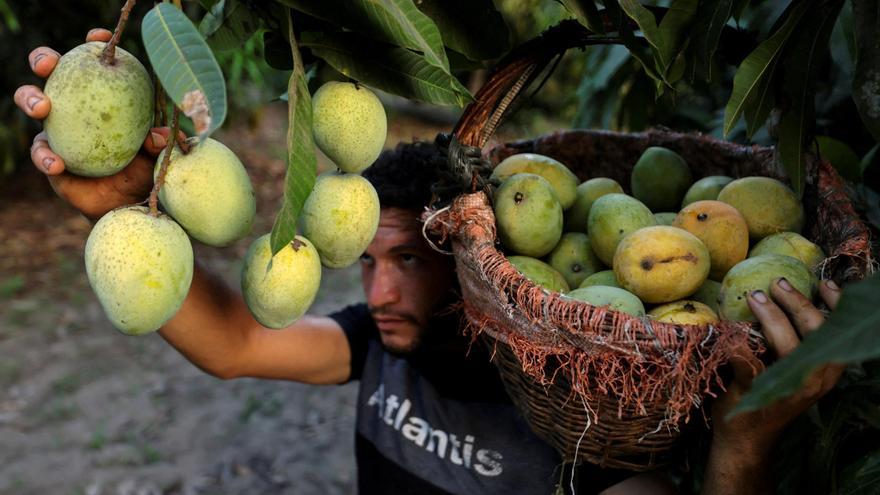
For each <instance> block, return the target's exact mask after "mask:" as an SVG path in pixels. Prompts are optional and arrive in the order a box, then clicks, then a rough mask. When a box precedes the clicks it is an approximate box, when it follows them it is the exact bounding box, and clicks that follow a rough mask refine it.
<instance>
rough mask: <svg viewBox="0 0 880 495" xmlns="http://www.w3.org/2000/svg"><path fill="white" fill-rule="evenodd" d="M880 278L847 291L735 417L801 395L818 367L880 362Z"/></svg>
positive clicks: (756, 385)
mask: <svg viewBox="0 0 880 495" xmlns="http://www.w3.org/2000/svg"><path fill="white" fill-rule="evenodd" d="M878 306H880V275H878V274H875V275H874V276H872V277H871V278H869V279H867V280H864V281H862V282H859V283H857V284H853V285H850V286H847V287H845V288H844V291H843V296H842V297H841V300H840V303H839V304H838V306H837V308H836V309H835V310H834V311H833V312H832V313H831V316H830V317H829V318H828V320H827V321H826V322H825V324H824V325H822V327H821V328H820V329H819V330H818V331H817V332H815V333H812V334H809V335H807V337H806V338H805V339H804V341H803V342H802V343H801V345H799V346H798V347H797V348H796V349H795V350H794V352H792V353H791V354H789V355H788V356H786V357H785V358H783V359H781V360H779V361H777V362H776V363H774V364H773V365H771V366H770V367H768V368H767V369H766V370H765V371H764V372H763V373H761V374H760V375H758V377H757V378H755V381H754V382H753V383H752V389H751V390H750V391H749V392H748V393H747V394H746V395H744V396H743V398H742V399H741V400H740V402H739V404H738V405H737V406H736V408H735V409H734V410H733V412H731V413H730V414H731V415H736V414H739V413H742V412H747V411H755V410H757V409H761V408H763V407H765V406H768V405H770V404H772V403H774V402H776V401H778V400H780V399H782V398H784V397H788V396H790V395H793V394H795V393H796V392H798V391H799V390H800V389H801V387H802V386H803V383H804V380H805V379H806V378H807V376H808V375H809V374H810V373H812V372H813V370H815V369H816V368H818V367H820V366H822V365H825V364H828V363H838V364H854V363H859V362H862V361H867V360H870V359H877V358H880V345H878V342H880V311H877V307H878Z"/></svg>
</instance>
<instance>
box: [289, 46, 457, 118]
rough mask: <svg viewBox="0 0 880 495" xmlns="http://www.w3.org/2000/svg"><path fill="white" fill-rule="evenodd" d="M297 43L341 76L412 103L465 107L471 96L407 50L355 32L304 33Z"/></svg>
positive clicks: (450, 77) (445, 73) (443, 74)
mask: <svg viewBox="0 0 880 495" xmlns="http://www.w3.org/2000/svg"><path fill="white" fill-rule="evenodd" d="M300 43H301V44H302V46H304V47H308V48H309V49H311V50H312V53H314V54H315V55H316V56H318V57H321V58H323V59H324V60H325V61H326V62H327V63H329V64H330V65H331V66H333V68H335V69H336V70H338V71H339V72H340V73H342V74H344V75H346V76H348V77H350V78H352V79H355V80H357V81H360V82H362V83H364V84H366V85H367V86H372V87H375V88H379V89H381V90H383V91H387V92H389V93H393V94H396V95H400V96H403V97H404V98H410V99H414V100H420V101H425V102H428V103H436V104H439V105H458V106H464V104H465V103H467V102H468V101H470V100H472V99H473V97H472V96H471V95H470V93H469V92H468V90H467V88H465V87H464V86H462V85H461V83H460V82H458V79H456V78H455V77H454V76H452V75H451V74H449V73H448V72H446V71H444V70H443V69H440V68H439V67H437V66H434V65H431V64H429V63H428V62H427V61H425V59H424V57H422V56H421V55H418V54H415V53H413V52H411V51H410V50H406V49H404V48H400V47H397V46H392V45H388V44H386V43H381V42H377V41H373V40H371V39H369V38H365V37H363V36H361V35H358V34H357V33H311V32H307V33H303V34H302V39H301V40H300Z"/></svg>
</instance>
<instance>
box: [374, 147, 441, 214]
mask: <svg viewBox="0 0 880 495" xmlns="http://www.w3.org/2000/svg"><path fill="white" fill-rule="evenodd" d="M445 160H446V158H445V156H444V155H443V154H442V153H441V151H440V149H439V148H437V146H436V145H435V144H434V143H433V142H428V141H417V142H414V143H400V144H398V145H397V147H396V148H394V149H393V150H385V151H383V152H382V154H381V155H379V158H377V159H376V161H375V162H373V164H372V165H370V167H369V168H367V169H366V170H364V171H363V174H362V175H363V177H364V178H365V179H367V180H368V181H370V183H371V184H373V187H375V188H376V193H378V194H379V204H380V205H381V206H382V207H383V208H384V207H395V208H407V209H413V210H421V209H423V208H424V207H425V206H427V205H428V203H429V202H430V201H431V185H432V184H434V183H435V182H437V180H438V178H439V170H440V169H441V167H443V166H444V163H445Z"/></svg>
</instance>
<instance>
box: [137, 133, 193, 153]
mask: <svg viewBox="0 0 880 495" xmlns="http://www.w3.org/2000/svg"><path fill="white" fill-rule="evenodd" d="M170 134H171V129H169V128H167V127H154V128H152V129H150V132H149V133H148V134H147V138H146V139H145V140H144V151H146V152H147V153H148V154H150V155H153V156H158V155H159V153H161V152H162V150H164V149H165V146H166V145H167V144H168V136H169V135H170ZM177 135H178V136H179V138H180V139H186V134H185V133H184V132H183V131H178V132H177Z"/></svg>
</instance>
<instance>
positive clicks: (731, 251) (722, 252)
mask: <svg viewBox="0 0 880 495" xmlns="http://www.w3.org/2000/svg"><path fill="white" fill-rule="evenodd" d="M672 225H673V227H678V228H680V229H684V230H687V231H688V232H690V233H691V234H694V235H695V236H697V238H698V239H700V240H701V241H703V244H705V245H706V248H707V249H709V257H710V259H711V261H712V264H711V265H712V266H711V268H710V270H709V278H711V279H712V280H717V281H719V282H720V281H721V280H722V279H723V278H724V274H725V273H727V271H728V270H730V268H731V267H733V265H735V264H737V263H739V262H740V261H742V260H744V259H746V255H747V254H748V252H749V226H748V225H746V220H745V218H743V216H742V215H740V213H739V211H737V209H736V208H734V207H732V206H730V205H729V204H727V203H722V202H721V201H711V200H706V201H697V202H694V203H691V204H689V205H687V206H685V207H684V208H683V209H682V210H681V211H680V212H678V215H677V216H676V217H675V220H674V221H673V222H672Z"/></svg>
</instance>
